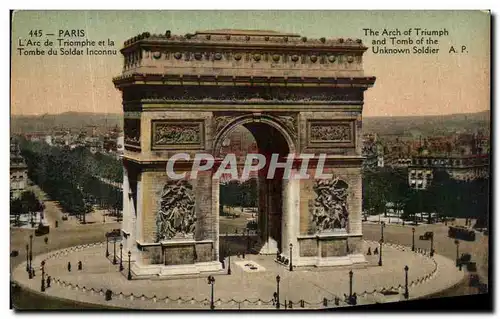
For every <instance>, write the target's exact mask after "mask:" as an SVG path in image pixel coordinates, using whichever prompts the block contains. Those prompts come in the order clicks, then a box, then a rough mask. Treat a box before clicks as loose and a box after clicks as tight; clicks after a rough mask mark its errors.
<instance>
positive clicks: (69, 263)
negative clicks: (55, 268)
mask: <svg viewBox="0 0 500 319" xmlns="http://www.w3.org/2000/svg"><path fill="white" fill-rule="evenodd" d="M68 272H71V262H69V261H68Z"/></svg>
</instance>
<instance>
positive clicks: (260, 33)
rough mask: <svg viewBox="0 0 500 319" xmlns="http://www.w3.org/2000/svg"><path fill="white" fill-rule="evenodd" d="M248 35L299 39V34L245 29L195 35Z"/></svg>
mask: <svg viewBox="0 0 500 319" xmlns="http://www.w3.org/2000/svg"><path fill="white" fill-rule="evenodd" d="M198 34H199V35H208V34H210V35H249V36H269V37H300V35H299V34H294V33H282V32H278V31H272V30H246V29H217V30H204V31H196V32H195V35H198Z"/></svg>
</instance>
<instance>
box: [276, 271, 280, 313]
mask: <svg viewBox="0 0 500 319" xmlns="http://www.w3.org/2000/svg"><path fill="white" fill-rule="evenodd" d="M280 279H281V277H280V275H278V276H276V309H279V308H280Z"/></svg>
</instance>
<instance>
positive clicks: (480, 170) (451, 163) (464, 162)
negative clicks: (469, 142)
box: [408, 154, 489, 189]
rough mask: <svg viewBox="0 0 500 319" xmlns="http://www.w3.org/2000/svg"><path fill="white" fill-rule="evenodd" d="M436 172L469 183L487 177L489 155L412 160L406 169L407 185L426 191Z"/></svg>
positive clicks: (416, 158) (426, 157)
mask: <svg viewBox="0 0 500 319" xmlns="http://www.w3.org/2000/svg"><path fill="white" fill-rule="evenodd" d="M436 170H444V171H446V172H447V173H448V174H449V175H450V177H451V178H453V179H456V180H461V181H471V180H474V179H477V178H488V177H489V155H488V154H476V155H459V156H428V155H425V154H424V155H422V156H417V157H414V158H413V159H412V164H411V165H410V166H409V167H408V183H409V185H410V186H411V187H413V188H415V189H426V188H427V187H429V185H430V184H431V182H432V179H433V176H434V172H435V171H436Z"/></svg>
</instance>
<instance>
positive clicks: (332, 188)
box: [312, 177, 349, 232]
mask: <svg viewBox="0 0 500 319" xmlns="http://www.w3.org/2000/svg"><path fill="white" fill-rule="evenodd" d="M348 187H349V185H347V183H346V182H344V181H343V180H341V179H339V178H338V177H335V178H333V179H331V180H317V181H316V184H315V185H314V187H313V189H314V191H315V192H316V195H317V197H316V200H315V201H314V206H313V211H312V217H313V222H314V223H315V225H316V231H318V232H322V231H328V230H333V229H345V228H347V222H348V217H349V211H348V208H347V189H348Z"/></svg>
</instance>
